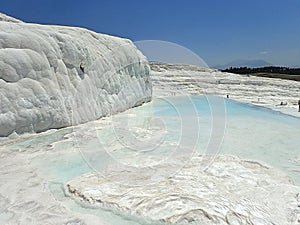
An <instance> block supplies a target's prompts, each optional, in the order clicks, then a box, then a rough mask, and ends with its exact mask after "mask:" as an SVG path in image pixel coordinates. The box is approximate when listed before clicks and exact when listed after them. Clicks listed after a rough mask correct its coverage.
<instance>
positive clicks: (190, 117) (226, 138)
mask: <svg viewBox="0 0 300 225" xmlns="http://www.w3.org/2000/svg"><path fill="white" fill-rule="evenodd" d="M126 113H127V114H128V115H131V117H129V118H131V119H128V117H127V116H125V117H122V115H126ZM126 113H125V114H124V113H123V114H120V117H119V116H114V117H113V118H112V120H113V121H114V122H116V123H117V124H118V123H119V122H120V121H121V122H124V121H123V119H124V118H126V121H125V122H126V124H127V125H128V126H129V128H130V129H129V128H128V130H125V134H127V133H128V138H127V139H125V142H126V141H128V143H129V144H131V143H132V142H133V143H135V142H136V139H134V138H135V136H134V135H129V134H130V132H131V128H136V127H137V128H144V129H147V128H149V129H150V130H151V127H152V126H154V127H157V126H158V127H160V126H161V129H164V130H165V131H166V132H165V133H163V134H162V135H163V138H162V140H164V141H165V142H166V143H174V145H166V146H164V145H159V147H157V148H156V149H155V151H145V152H143V151H140V152H138V153H139V155H138V157H140V158H138V160H143V159H145V158H147V157H157V156H160V157H162V158H164V157H167V156H168V155H169V151H173V150H174V147H172V146H177V145H181V146H182V147H183V149H192V151H191V152H194V151H197V152H200V153H205V152H207V151H208V148H209V147H208V146H211V148H212V150H213V153H214V154H235V155H238V156H239V157H241V158H246V159H250V160H258V161H263V162H266V163H268V164H270V165H272V166H274V167H277V168H279V169H280V170H282V171H284V172H286V173H287V174H288V175H289V176H290V177H292V179H293V180H294V181H295V182H296V183H297V184H300V161H299V160H300V145H299V135H300V119H299V118H296V117H292V116H288V115H285V114H282V113H279V112H275V111H272V110H269V109H266V108H263V107H257V106H254V105H250V104H244V103H239V102H236V101H232V100H230V99H223V98H218V97H208V98H207V97H204V96H194V97H172V98H164V99H154V100H153V101H152V102H151V103H149V104H146V105H144V106H142V107H136V108H133V109H131V110H128V111H127V112H126ZM132 115H134V116H132ZM120 118H121V119H120ZM121 124H122V123H121ZM123 125H124V124H122V125H120V127H117V128H123ZM75 129H76V128H75ZM57 132H58V133H60V132H61V131H57ZM156 133H157V132H154V133H153V134H152V135H154V134H156ZM139 134H140V133H139ZM142 134H144V133H142ZM122 135H124V133H122ZM116 136H118V133H116V127H106V128H104V129H100V130H97V137H98V139H99V143H97V144H96V145H95V144H91V145H89V139H88V138H87V139H86V140H84V145H85V147H86V148H101V149H109V148H112V147H114V148H115V147H118V145H117V144H118V143H117V144H114V145H113V144H112V143H115V141H116V142H117V141H118V137H117V138H116ZM125 136H126V135H125ZM40 138H42V136H41V137H40ZM132 138H133V139H132ZM197 138H198V139H197ZM137 140H138V139H137ZM141 140H142V143H143V141H144V139H141ZM147 140H148V139H147ZM149 140H150V143H151V140H152V139H151V135H150V139H149ZM122 141H123V140H122ZM153 142H154V141H153ZM144 143H145V148H146V147H147V148H148V147H149V146H148V145H149V141H148V142H147V141H145V142H144ZM211 143H212V145H210V144H211ZM122 144H124V143H122ZM125 144H126V143H125ZM146 144H147V146H146ZM154 144H155V143H154ZM120 146H121V147H122V145H120ZM170 146H171V147H170ZM73 147H74V143H73V141H72V140H68V139H67V140H65V141H63V142H61V143H57V144H56V147H55V148H56V150H57V151H58V152H59V151H60V150H61V151H62V154H61V155H55V157H51V156H47V155H45V159H44V160H43V162H42V166H41V168H42V169H43V171H44V172H45V174H47V175H46V176H49V178H50V180H51V182H50V184H49V189H50V190H51V191H52V193H53V194H54V195H55V196H57V198H61V201H66V199H65V198H64V197H63V193H62V189H61V187H62V186H63V184H64V183H65V182H67V181H69V180H71V179H74V178H75V177H77V176H80V175H82V174H83V173H86V172H90V171H93V168H91V167H90V165H89V163H90V162H88V159H86V158H84V157H83V155H82V152H79V151H76V150H74V151H73V152H71V153H70V152H68V153H67V154H64V153H63V152H64V150H65V149H68V148H73ZM129 147H130V146H129ZM142 147H143V146H142ZM103 151H104V150H103ZM119 152H121V153H120V154H119V153H118V151H116V153H114V154H115V155H114V156H115V159H117V160H121V161H122V157H124V158H126V157H127V158H129V159H131V158H134V157H133V156H136V154H137V151H132V148H127V147H122V148H119ZM100 156H101V155H100ZM118 157H119V158H118ZM95 159H96V158H94V160H95ZM68 205H69V207H71V208H72V209H73V210H75V211H79V212H82V213H91V214H95V215H98V216H100V217H101V218H104V219H106V221H109V222H110V223H111V224H120V223H121V224H146V223H148V222H146V221H139V219H137V218H134V217H124V215H121V216H120V215H116V212H111V211H105V210H102V209H87V208H82V207H81V206H79V205H77V204H75V203H68ZM149 224H151V222H149Z"/></svg>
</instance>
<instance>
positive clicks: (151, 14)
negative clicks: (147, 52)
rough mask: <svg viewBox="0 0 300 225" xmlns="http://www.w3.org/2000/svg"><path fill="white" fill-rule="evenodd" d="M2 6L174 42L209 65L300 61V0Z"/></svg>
mask: <svg viewBox="0 0 300 225" xmlns="http://www.w3.org/2000/svg"><path fill="white" fill-rule="evenodd" d="M0 12H2V13H6V14H8V15H11V16H14V17H16V18H19V19H21V20H24V21H27V22H35V23H43V24H61V25H71V26H80V27H86V28H88V29H91V30H94V31H97V32H101V33H107V34H112V35H117V36H121V37H127V38H130V39H131V40H133V41H140V40H163V41H170V42H174V43H177V44H179V45H182V46H184V47H187V48H189V49H190V50H192V51H194V52H195V53H196V54H198V55H199V56H200V57H202V58H203V59H204V60H205V61H206V62H207V63H208V64H209V65H216V64H226V63H228V62H230V61H233V60H237V59H265V60H267V61H269V62H271V63H273V64H276V65H285V66H294V65H299V66H300V13H299V12H300V1H299V0H205V1H202V0H185V1H184V0H181V1H179V0H151V1H149V0H148V1H146V0H144V1H143V0H139V1H138V0H127V1H124V0H123V1H122V0H119V1H117V0H106V1H102V0H94V1H92V0H86V1H83V0H82V1H78V0H26V1H25V0H1V1H0Z"/></svg>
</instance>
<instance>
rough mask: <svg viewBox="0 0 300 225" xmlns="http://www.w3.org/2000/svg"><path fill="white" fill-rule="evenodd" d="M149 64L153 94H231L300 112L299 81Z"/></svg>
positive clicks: (270, 106)
mask: <svg viewBox="0 0 300 225" xmlns="http://www.w3.org/2000/svg"><path fill="white" fill-rule="evenodd" d="M150 65H151V69H152V80H153V95H154V96H157V97H158V96H159V97H162V96H170V95H201V94H208V95H209V94H213V95H220V96H224V97H226V95H229V97H230V98H231V99H235V100H238V101H242V102H247V103H252V104H257V105H261V106H264V107H268V108H271V109H274V110H277V111H281V112H283V113H286V114H290V115H294V116H300V113H298V112H297V111H298V110H297V108H298V99H299V90H300V82H297V81H290V80H282V79H273V78H261V77H255V76H247V75H237V74H231V73H223V72H220V71H218V70H215V69H208V68H200V67H196V66H190V65H172V64H160V63H151V64H150ZM281 102H283V103H284V105H280V103H281Z"/></svg>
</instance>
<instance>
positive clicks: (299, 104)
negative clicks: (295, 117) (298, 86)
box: [298, 100, 300, 112]
mask: <svg viewBox="0 0 300 225" xmlns="http://www.w3.org/2000/svg"><path fill="white" fill-rule="evenodd" d="M298 106H299V109H298V112H300V100H299V101H298Z"/></svg>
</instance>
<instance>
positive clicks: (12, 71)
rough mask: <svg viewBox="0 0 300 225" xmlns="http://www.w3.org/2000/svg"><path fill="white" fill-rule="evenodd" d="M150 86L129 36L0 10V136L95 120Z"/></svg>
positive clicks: (145, 96) (134, 101) (143, 95)
mask: <svg viewBox="0 0 300 225" xmlns="http://www.w3.org/2000/svg"><path fill="white" fill-rule="evenodd" d="M151 92H152V91H151V83H150V80H149V66H148V63H147V62H146V59H145V57H144V56H143V55H142V53H141V52H140V51H139V50H137V48H136V47H135V46H134V45H133V44H132V42H131V41H129V40H127V39H121V38H117V37H111V36H108V35H103V34H98V33H95V32H92V31H89V30H86V29H82V28H72V27H59V26H45V25H37V24H27V23H22V22H20V21H18V20H15V19H13V18H11V17H8V16H5V15H3V14H0V102H1V108H0V136H8V135H10V134H12V133H13V132H16V133H24V132H40V131H45V130H48V129H51V128H61V127H65V126H70V125H74V124H79V123H83V122H86V121H91V120H95V119H98V118H100V117H102V116H105V115H108V114H110V113H116V112H120V111H124V110H126V109H128V108H131V107H133V106H137V105H140V104H141V103H143V102H145V101H149V100H150V99H151Z"/></svg>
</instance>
